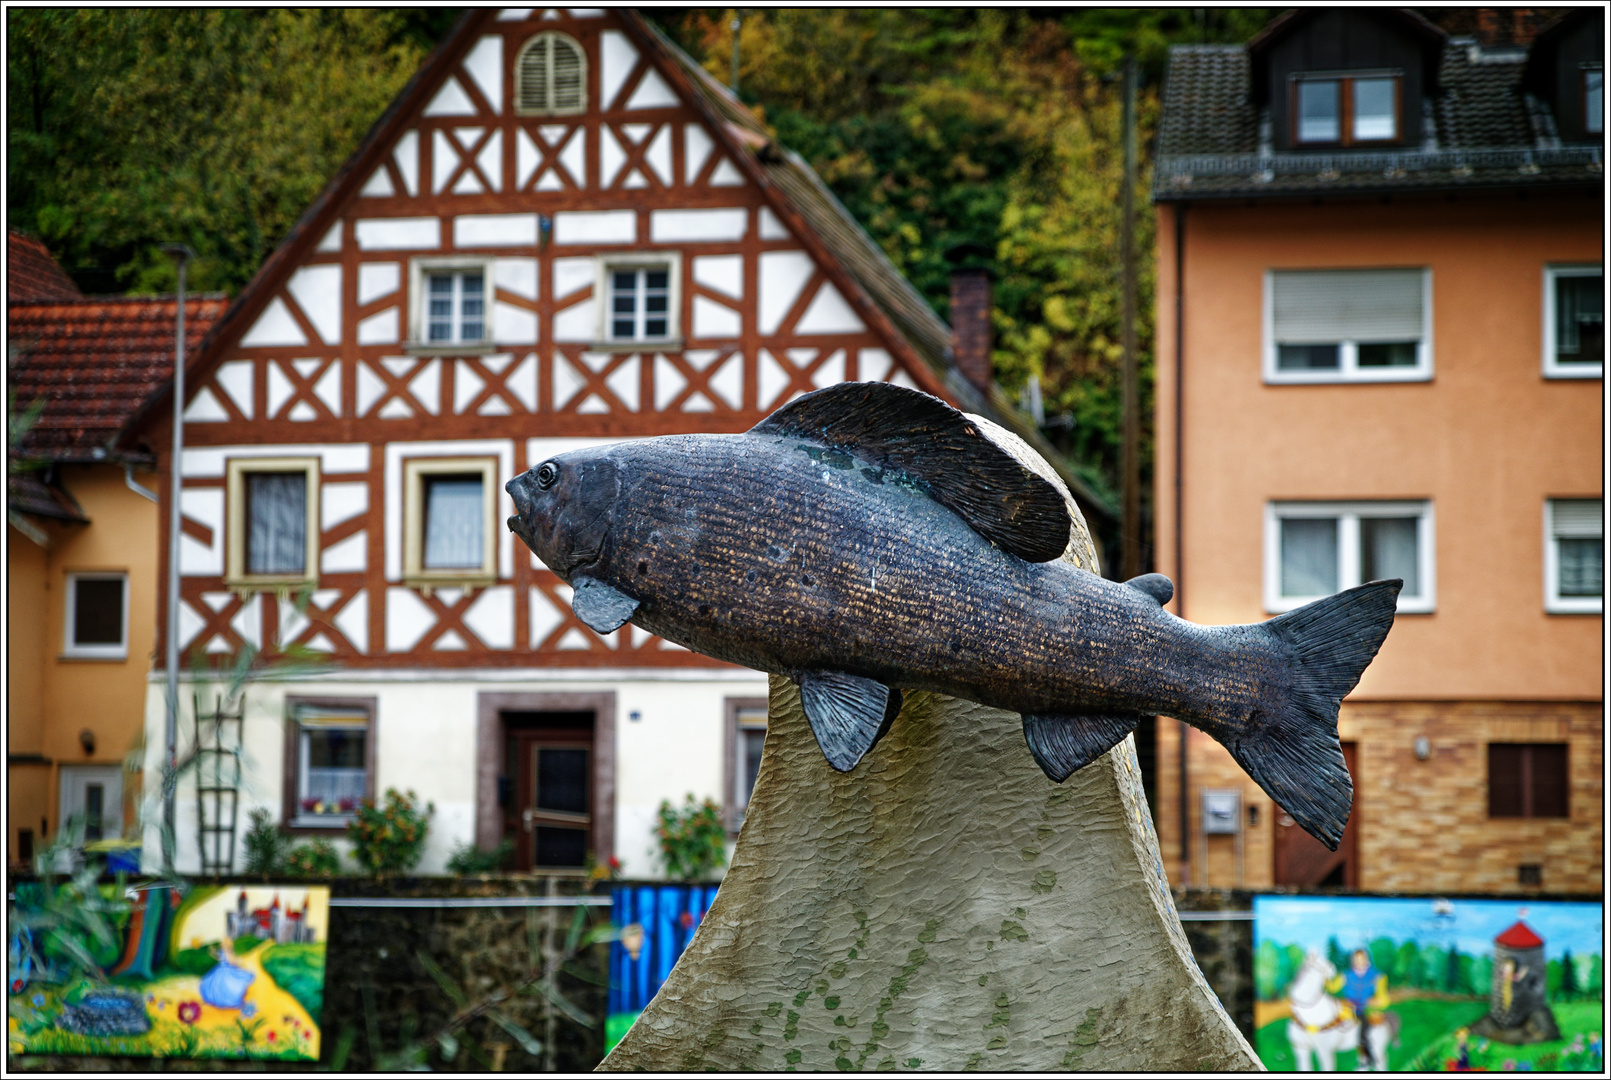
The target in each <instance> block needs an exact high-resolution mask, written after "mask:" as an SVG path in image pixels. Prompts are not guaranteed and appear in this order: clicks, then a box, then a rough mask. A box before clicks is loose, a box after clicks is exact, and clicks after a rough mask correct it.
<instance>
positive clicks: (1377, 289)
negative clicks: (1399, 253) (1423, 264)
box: [1264, 269, 1432, 382]
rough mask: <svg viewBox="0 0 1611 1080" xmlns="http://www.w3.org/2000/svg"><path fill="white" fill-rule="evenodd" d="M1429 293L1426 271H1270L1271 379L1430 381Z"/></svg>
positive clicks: (1268, 345)
mask: <svg viewBox="0 0 1611 1080" xmlns="http://www.w3.org/2000/svg"><path fill="white" fill-rule="evenodd" d="M1430 293H1431V273H1430V271H1428V270H1424V269H1411V270H1272V271H1270V272H1269V274H1268V276H1267V278H1266V281H1265V323H1266V327H1265V328H1266V333H1265V342H1266V347H1265V364H1264V376H1265V381H1267V382H1345V381H1346V382H1380V381H1392V380H1405V379H1413V380H1424V379H1429V378H1431V377H1432V349H1431V331H1430V318H1429V316H1430V311H1429V308H1430V306H1431V305H1430V303H1429V296H1430Z"/></svg>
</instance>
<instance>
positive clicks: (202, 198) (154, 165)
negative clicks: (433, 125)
mask: <svg viewBox="0 0 1611 1080" xmlns="http://www.w3.org/2000/svg"><path fill="white" fill-rule="evenodd" d="M6 15H7V25H8V31H9V46H8V51H7V57H6V63H7V81H8V85H9V89H10V93H9V95H8V99H7V121H8V127H7V150H8V161H7V170H6V171H7V179H8V182H9V185H10V193H9V202H8V211H9V215H10V221H11V224H12V225H13V226H14V227H20V228H22V229H24V230H26V231H29V232H32V233H34V234H35V235H37V236H39V237H40V239H42V240H43V241H44V242H45V244H46V245H47V246H48V247H49V248H50V249H51V251H52V252H53V253H55V254H56V255H57V256H58V257H59V258H60V259H61V260H62V263H63V265H64V268H65V269H66V270H67V272H68V273H69V274H70V275H72V276H73V277H74V278H75V280H77V281H78V283H79V285H80V287H82V288H84V289H85V290H86V291H89V292H150V291H156V290H160V289H171V288H172V287H173V276H174V271H173V268H172V266H171V265H170V264H168V263H167V261H166V260H165V259H163V257H162V256H161V254H160V252H159V251H158V250H157V248H158V245H159V244H160V243H162V242H164V241H169V240H179V241H183V242H185V243H187V244H189V245H190V246H191V247H192V248H193V249H194V250H195V252H196V261H195V263H194V264H193V265H192V268H191V271H190V275H191V277H190V280H191V283H192V287H194V288H198V289H224V290H228V291H232V292H233V291H237V290H239V289H240V287H241V286H242V285H244V284H245V283H246V281H247V280H248V279H249V278H250V277H251V275H252V273H253V272H254V271H256V269H257V267H258V266H259V265H260V264H261V263H262V261H263V260H264V259H265V258H266V257H267V256H268V254H269V252H271V251H273V250H274V247H275V245H276V244H277V243H279V241H280V239H281V238H282V237H283V236H284V235H285V233H286V232H287V230H289V228H290V227H291V225H292V224H293V223H294V222H295V221H296V219H297V217H298V216H299V215H300V214H301V213H302V211H303V210H304V209H305V208H306V207H307V205H308V203H309V202H311V201H312V199H313V197H314V196H315V195H316V194H317V193H318V192H319V190H320V188H322V187H323V186H324V184H325V182H326V181H327V180H328V179H329V178H330V176H331V175H332V174H333V173H334V172H335V171H336V169H337V168H339V167H340V165H341V162H342V161H343V160H344V159H345V158H346V156H347V155H348V154H349V153H351V151H352V150H353V149H354V148H355V147H356V146H357V144H358V141H359V139H361V138H362V137H363V134H364V132H365V131H366V130H368V128H369V126H370V125H371V124H372V123H373V122H374V121H375V119H376V118H377V117H378V116H379V115H380V114H381V112H382V111H383V110H384V109H385V107H386V105H387V104H388V103H389V102H390V101H391V99H392V98H393V96H395V95H396V93H397V91H398V90H400V89H401V88H402V86H403V84H404V83H406V82H407V81H408V78H409V76H411V75H412V74H413V73H414V71H415V69H417V68H418V67H419V64H420V62H421V61H422V60H423V59H424V57H425V54H426V53H427V52H428V51H429V48H430V46H431V45H432V44H433V43H434V40H435V38H436V37H437V36H438V35H439V34H441V33H442V32H443V31H444V30H445V29H446V26H447V25H448V21H449V20H450V19H451V18H453V17H456V13H452V12H449V13H448V14H447V16H444V15H443V14H442V13H441V12H438V11H423V10H415V11H412V12H409V13H406V14H404V13H399V12H396V11H388V10H384V9H363V10H337V9H304V10H294V11H293V10H284V9H267V8H260V9H250V10H242V9H230V10H218V9H198V8H160V9H158V8H148V9H137V8H127V9H88V8H85V9H48V8H12V9H10V10H9V11H8V12H7V13H6Z"/></svg>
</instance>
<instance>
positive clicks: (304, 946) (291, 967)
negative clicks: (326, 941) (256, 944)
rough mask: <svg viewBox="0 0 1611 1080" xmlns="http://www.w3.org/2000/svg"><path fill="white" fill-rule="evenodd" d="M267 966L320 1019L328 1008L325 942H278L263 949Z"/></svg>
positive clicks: (271, 976) (302, 1004) (313, 1019)
mask: <svg viewBox="0 0 1611 1080" xmlns="http://www.w3.org/2000/svg"><path fill="white" fill-rule="evenodd" d="M263 970H264V971H266V972H268V974H269V978H271V979H273V980H274V982H275V983H276V984H277V985H278V986H279V987H280V989H282V990H284V991H285V992H286V993H287V994H290V995H291V996H292V997H294V998H296V999H297V1002H298V1003H299V1004H300V1005H301V1006H302V1007H303V1008H304V1009H306V1010H308V1018H309V1019H311V1020H312V1021H313V1022H314V1023H315V1024H317V1023H319V1022H320V1020H319V1013H320V1012H321V1011H322V1010H323V1009H324V945H323V944H321V943H318V942H314V943H301V944H296V945H276V946H274V947H273V948H272V949H269V950H267V951H266V952H264V953H263Z"/></svg>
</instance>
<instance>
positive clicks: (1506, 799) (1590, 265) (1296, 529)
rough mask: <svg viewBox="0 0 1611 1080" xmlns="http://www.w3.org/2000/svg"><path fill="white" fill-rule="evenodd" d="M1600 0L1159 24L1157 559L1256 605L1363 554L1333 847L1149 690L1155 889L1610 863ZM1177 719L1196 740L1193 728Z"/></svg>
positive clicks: (1253, 612)
mask: <svg viewBox="0 0 1611 1080" xmlns="http://www.w3.org/2000/svg"><path fill="white" fill-rule="evenodd" d="M1602 33H1603V30H1602V14H1601V12H1600V11H1599V9H1594V10H1589V9H1582V10H1578V11H1575V12H1572V13H1570V14H1568V15H1566V16H1564V17H1563V18H1562V19H1560V20H1557V21H1556V22H1554V23H1552V24H1550V25H1548V26H1546V27H1544V28H1543V29H1541V30H1539V31H1538V33H1537V34H1536V36H1535V37H1534V38H1533V39H1532V40H1531V41H1522V42H1515V41H1512V42H1509V43H1502V44H1496V43H1494V42H1492V41H1489V42H1487V43H1484V42H1483V41H1479V40H1477V39H1476V38H1463V37H1451V36H1449V35H1448V34H1446V33H1445V32H1444V31H1443V30H1441V29H1439V28H1438V27H1436V26H1434V25H1433V24H1431V23H1429V22H1427V21H1425V20H1424V19H1421V18H1420V17H1419V16H1415V15H1411V14H1407V13H1403V12H1400V11H1397V10H1387V9H1316V8H1307V9H1301V10H1298V11H1295V12H1292V13H1289V14H1288V15H1285V16H1282V17H1281V18H1279V19H1277V20H1276V21H1274V22H1273V23H1272V24H1271V25H1270V26H1269V27H1267V28H1266V29H1265V30H1264V31H1263V32H1262V33H1261V34H1260V35H1259V36H1258V37H1256V38H1255V39H1254V40H1253V41H1251V42H1250V43H1249V44H1248V45H1247V46H1246V47H1242V46H1183V47H1176V48H1175V49H1174V50H1173V51H1172V53H1171V57H1170V66H1169V71H1168V76H1167V82H1166V85H1165V90H1164V100H1163V113H1162V118H1161V122H1160V128H1159V139H1158V153H1157V167H1156V174H1155V180H1154V192H1153V195H1154V200H1155V202H1156V204H1157V208H1158V229H1157V236H1158V252H1157V260H1158V292H1157V295H1158V316H1157V342H1158V345H1157V353H1156V355H1157V396H1156V402H1157V414H1156V431H1157V458H1156V460H1157V467H1156V474H1155V475H1156V478H1157V489H1156V504H1155V505H1156V507H1157V513H1156V520H1157V533H1156V551H1157V563H1158V566H1157V569H1158V570H1159V571H1161V572H1163V573H1166V574H1168V575H1169V576H1170V577H1171V578H1173V579H1174V581H1175V582H1176V594H1175V601H1174V602H1173V604H1172V606H1171V610H1173V611H1175V612H1176V613H1177V614H1180V615H1182V616H1183V617H1185V618H1188V619H1190V620H1192V621H1194V622H1199V623H1209V624H1215V623H1245V622H1255V621H1259V620H1262V619H1265V618H1268V617H1270V616H1271V615H1274V614H1277V613H1280V612H1282V611H1287V610H1290V609H1292V608H1294V607H1297V606H1300V605H1301V604H1303V603H1305V602H1307V601H1308V600H1311V599H1315V598H1318V597H1320V596H1324V595H1328V594H1330V593H1333V592H1336V591H1339V590H1341V589H1344V588H1347V587H1349V586H1351V585H1355V584H1359V583H1360V582H1362V581H1368V580H1373V579H1379V578H1395V577H1396V578H1403V579H1404V581H1405V587H1404V590H1403V592H1402V593H1401V595H1400V599H1399V617H1398V618H1397V620H1396V622H1395V625H1394V627H1393V630H1392V632H1391V633H1390V634H1389V635H1388V638H1387V640H1386V643H1385V644H1384V645H1383V647H1382V649H1381V652H1380V653H1379V654H1378V656H1377V658H1376V660H1375V662H1374V663H1372V665H1371V666H1370V667H1369V668H1368V669H1367V670H1366V672H1365V674H1364V677H1363V678H1362V679H1361V681H1360V683H1359V685H1358V687H1357V688H1356V689H1355V690H1354V692H1353V693H1352V694H1351V695H1350V696H1349V698H1348V699H1347V700H1346V701H1345V702H1344V704H1343V707H1342V713H1341V718H1340V723H1339V727H1340V734H1341V737H1342V741H1343V745H1344V752H1345V756H1346V757H1347V759H1348V762H1349V768H1350V771H1351V772H1352V773H1353V776H1354V787H1355V791H1354V810H1353V816H1352V818H1351V820H1350V824H1349V828H1348V831H1347V833H1346V834H1345V836H1344V838H1343V841H1342V845H1341V846H1340V847H1339V848H1338V850H1337V852H1335V853H1332V852H1329V851H1327V850H1326V849H1325V848H1323V847H1321V846H1320V845H1319V843H1318V842H1317V841H1314V840H1312V839H1311V838H1310V837H1309V836H1307V834H1305V833H1304V832H1303V831H1302V829H1300V828H1297V827H1294V826H1293V824H1292V821H1291V819H1290V818H1289V817H1287V816H1286V815H1285V814H1284V813H1283V812H1282V811H1281V809H1280V808H1279V807H1277V806H1275V805H1273V804H1272V803H1271V802H1270V801H1269V799H1268V798H1267V796H1265V794H1264V793H1263V792H1262V791H1261V790H1260V789H1259V788H1258V787H1257V786H1256V785H1255V784H1254V783H1253V782H1252V780H1251V779H1249V778H1248V776H1247V775H1246V774H1245V773H1243V772H1242V770H1241V769H1240V768H1239V767H1238V766H1237V765H1236V764H1235V763H1234V762H1233V761H1232V759H1231V757H1230V754H1229V753H1228V752H1226V751H1225V750H1224V749H1223V748H1222V747H1220V746H1219V745H1218V744H1217V743H1215V742H1213V741H1212V740H1211V739H1209V738H1208V737H1207V736H1205V735H1203V734H1202V733H1201V732H1197V731H1195V730H1188V729H1186V728H1184V726H1182V725H1179V724H1177V723H1175V722H1174V721H1172V720H1167V719H1164V718H1160V720H1159V723H1158V727H1157V760H1158V770H1157V799H1156V801H1155V813H1156V816H1157V823H1158V832H1159V838H1160V840H1161V841H1162V847H1163V851H1164V855H1165V859H1166V861H1167V862H1168V863H1169V872H1170V875H1171V879H1172V880H1173V881H1175V882H1176V883H1177V884H1198V885H1218V886H1229V885H1244V886H1247V887H1252V888H1260V887H1267V886H1270V885H1281V884H1290V885H1336V886H1344V887H1351V888H1358V889H1362V890H1372V891H1397V892H1444V891H1448V892H1453V891H1476V892H1526V891H1529V890H1531V891H1537V890H1540V889H1542V890H1547V891H1550V892H1587V891H1596V892H1597V891H1599V890H1600V888H1601V886H1602V880H1603V878H1602V875H1603V862H1602V858H1601V842H1602V826H1601V819H1602V799H1603V791H1602V779H1601V778H1602V745H1603V737H1602V723H1603V697H1602V680H1603V669H1602V644H1603V640H1604V638H1603V634H1604V627H1603V619H1602V615H1601V603H1602V601H1601V592H1602V586H1601V574H1602V566H1603V550H1602V548H1603V539H1602V537H1603V532H1604V530H1603V526H1602V517H1603V501H1602V499H1603V492H1602V487H1601V475H1602V472H1601V470H1602V450H1601V432H1602V422H1603V410H1602V401H1603V397H1602V394H1603V390H1602V385H1603V384H1602V364H1603V356H1604V336H1603V311H1604V301H1603V284H1602V267H1601V252H1602V245H1603V243H1604V229H1603V225H1604V223H1603V219H1602V206H1603V201H1602V200H1603V190H1604V189H1603V183H1604V174H1603V149H1602V145H1601V140H1602V129H1603V122H1602V116H1603V113H1602V104H1601V102H1602V97H1601V94H1602V90H1601V85H1602V84H1601V71H1602V68H1601V64H1602V60H1603V51H1602V45H1601V41H1602ZM1183 734H1184V741H1182V736H1183Z"/></svg>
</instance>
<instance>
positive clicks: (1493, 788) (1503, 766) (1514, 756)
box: [1488, 743, 1570, 818]
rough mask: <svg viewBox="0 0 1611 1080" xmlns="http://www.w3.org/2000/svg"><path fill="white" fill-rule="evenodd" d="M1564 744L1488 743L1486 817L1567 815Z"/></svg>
mask: <svg viewBox="0 0 1611 1080" xmlns="http://www.w3.org/2000/svg"><path fill="white" fill-rule="evenodd" d="M1569 796H1570V786H1569V777H1568V773H1567V767H1566V744H1565V743H1489V744H1488V816H1489V817H1491V818H1518V817H1519V818H1529V817H1553V818H1564V817H1569V816H1570V799H1569Z"/></svg>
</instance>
